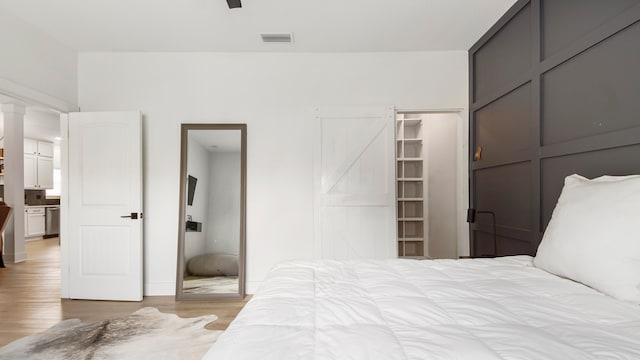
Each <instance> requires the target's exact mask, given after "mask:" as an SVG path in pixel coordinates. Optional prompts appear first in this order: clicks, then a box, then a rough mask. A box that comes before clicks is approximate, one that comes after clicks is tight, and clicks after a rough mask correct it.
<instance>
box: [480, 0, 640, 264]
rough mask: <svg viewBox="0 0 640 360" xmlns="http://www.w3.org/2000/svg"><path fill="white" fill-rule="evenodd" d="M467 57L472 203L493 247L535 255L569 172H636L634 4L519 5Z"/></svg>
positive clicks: (578, 0) (575, 0) (639, 51)
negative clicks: (479, 212) (479, 150)
mask: <svg viewBox="0 0 640 360" xmlns="http://www.w3.org/2000/svg"><path fill="white" fill-rule="evenodd" d="M469 64H470V95H469V96H470V99H469V101H470V117H469V121H470V124H469V129H470V139H469V144H470V146H469V147H470V150H471V151H470V152H471V154H470V157H471V161H470V192H471V198H470V207H473V208H476V209H478V210H489V211H493V212H495V214H496V221H497V225H498V230H497V233H498V254H500V255H511V254H530V255H534V254H535V252H536V249H537V247H538V244H539V243H540V239H541V238H542V233H543V231H544V229H545V227H546V225H547V223H548V222H549V219H550V217H551V212H552V211H553V208H554V207H555V204H556V201H557V199H558V196H559V195H560V191H561V189H562V185H563V180H564V177H565V176H567V175H570V174H573V173H579V174H581V175H584V176H587V177H596V176H600V175H604V174H610V175H627V174H640V0H521V1H518V2H517V3H516V4H515V5H514V6H513V7H512V8H511V9H510V10H509V11H508V12H507V13H506V14H505V15H504V16H503V17H502V18H501V19H500V20H499V21H498V22H497V23H496V24H495V25H494V26H493V27H492V28H491V29H490V30H489V31H488V32H487V33H486V34H485V35H484V36H483V37H482V38H481V39H480V40H479V41H478V42H477V43H476V44H475V45H474V46H473V47H472V48H471V49H470V50H469ZM477 147H482V153H481V158H480V160H478V161H472V160H473V157H474V153H475V152H476V150H477ZM477 221H478V222H477V223H476V224H473V225H472V226H471V244H472V249H471V252H472V254H474V255H479V254H485V253H491V252H492V251H493V228H492V225H491V217H490V216H480V215H478V217H477Z"/></svg>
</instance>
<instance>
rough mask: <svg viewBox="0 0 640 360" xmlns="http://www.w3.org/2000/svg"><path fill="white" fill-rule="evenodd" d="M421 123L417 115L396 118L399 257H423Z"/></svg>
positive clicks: (400, 115)
mask: <svg viewBox="0 0 640 360" xmlns="http://www.w3.org/2000/svg"><path fill="white" fill-rule="evenodd" d="M422 125H423V122H422V118H420V117H419V116H417V115H412V114H398V117H397V119H396V167H397V174H396V178H397V183H398V256H399V257H408V258H424V257H425V251H424V250H425V248H426V246H425V207H424V201H425V198H424V196H425V194H424V181H425V179H424V161H423V137H422V127H423V126H422Z"/></svg>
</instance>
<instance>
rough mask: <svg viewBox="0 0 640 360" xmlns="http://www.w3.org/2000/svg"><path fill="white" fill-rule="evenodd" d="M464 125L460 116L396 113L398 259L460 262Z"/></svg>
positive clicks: (451, 114) (431, 113)
mask: <svg viewBox="0 0 640 360" xmlns="http://www.w3.org/2000/svg"><path fill="white" fill-rule="evenodd" d="M461 120H462V117H461V116H460V113H459V112H416V111H406V112H403V111H398V112H397V115H396V182H397V221H398V223H397V229H398V231H397V232H398V234H397V238H398V256H399V257H403V258H434V259H438V258H452V259H453V258H456V257H457V256H458V237H459V234H458V232H459V231H458V228H459V224H458V223H459V219H458V218H459V216H458V215H459V211H458V210H459V209H458V208H459V207H460V206H459V202H460V181H459V179H460V176H461V175H462V174H460V172H461V171H460V169H461V164H460V159H461V151H463V148H462V147H461V146H460V145H461V144H460V138H461V136H460V134H461V128H460V127H461V122H462V121H461Z"/></svg>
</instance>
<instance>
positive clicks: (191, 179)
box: [187, 175, 198, 206]
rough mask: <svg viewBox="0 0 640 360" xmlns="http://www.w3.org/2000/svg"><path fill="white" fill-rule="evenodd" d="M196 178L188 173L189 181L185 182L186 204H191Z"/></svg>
mask: <svg viewBox="0 0 640 360" xmlns="http://www.w3.org/2000/svg"><path fill="white" fill-rule="evenodd" d="M197 182H198V179H196V178H195V177H193V176H191V175H189V181H188V182H187V205H189V206H191V205H193V195H195V193H196V183H197Z"/></svg>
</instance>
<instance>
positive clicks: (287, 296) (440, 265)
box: [205, 256, 640, 360]
mask: <svg viewBox="0 0 640 360" xmlns="http://www.w3.org/2000/svg"><path fill="white" fill-rule="evenodd" d="M532 259H533V258H531V257H528V256H514V257H504V258H497V259H469V260H435V261H417V260H387V261H373V260H371V261H364V260H363V261H347V262H338V261H330V260H318V261H306V262H302V261H300V262H287V263H283V264H280V265H278V266H276V267H275V268H274V270H273V271H272V272H271V273H270V274H269V276H268V277H267V279H266V280H265V281H264V283H263V285H262V286H261V287H260V290H259V291H258V293H257V294H255V295H254V297H253V298H252V299H251V301H249V303H248V304H247V305H246V306H245V308H244V309H243V310H242V311H241V312H240V314H239V315H238V317H237V318H236V319H235V320H234V321H233V322H232V324H231V325H230V326H229V328H228V329H227V330H226V331H225V332H224V333H223V334H222V335H221V336H220V338H219V339H218V341H217V342H216V343H215V345H214V346H213V347H212V348H211V349H210V350H209V352H208V353H207V354H206V355H205V359H211V360H214V359H215V360H225V359H233V360H241V359H385V360H387V359H388V360H390V359H473V360H484V359H527V360H533V359H563V360H566V359H580V360H589V359H640V306H637V305H633V304H631V303H627V302H623V301H619V300H615V299H613V298H611V297H608V296H606V295H603V294H601V293H599V292H597V291H595V290H593V289H591V288H588V287H586V286H584V285H581V284H578V283H575V282H572V281H570V280H566V279H562V278H559V277H557V276H554V275H551V274H549V273H546V272H544V271H542V270H540V269H537V268H535V267H533V266H532Z"/></svg>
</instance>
